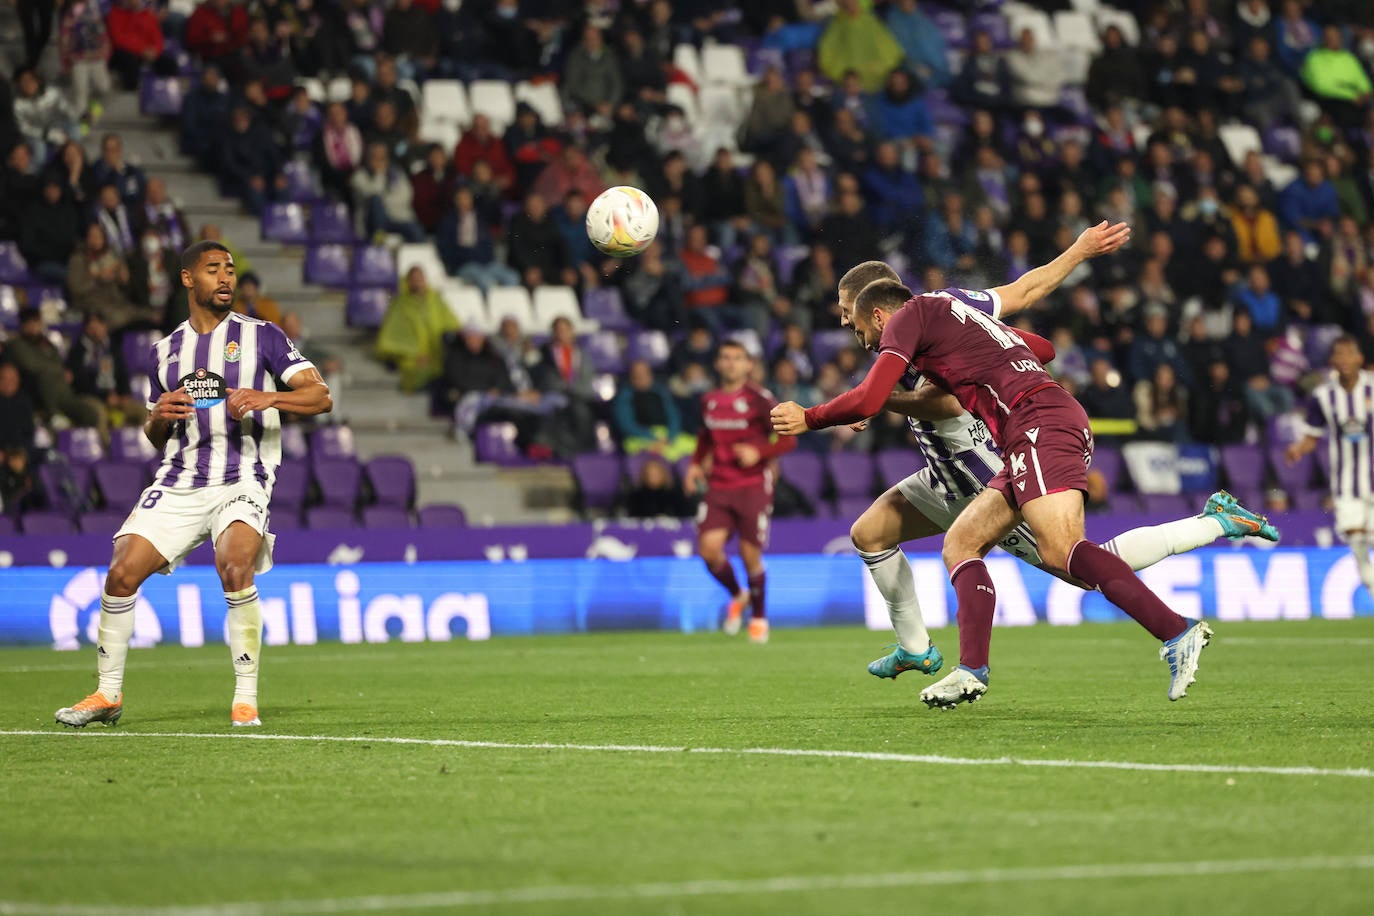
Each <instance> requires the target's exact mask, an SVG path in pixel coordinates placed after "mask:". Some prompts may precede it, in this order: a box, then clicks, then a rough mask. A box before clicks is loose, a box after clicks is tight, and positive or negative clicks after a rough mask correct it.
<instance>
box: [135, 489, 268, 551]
mask: <svg viewBox="0 0 1374 916" xmlns="http://www.w3.org/2000/svg"><path fill="white" fill-rule="evenodd" d="M271 501H272V494H271V492H270V491H269V490H267V489H266V488H265V487H263V485H262V484H261V483H259V482H258V481H256V480H253V479H251V478H250V479H248V480H240V481H238V482H237V483H229V484H221V485H220V486H216V487H197V488H195V489H192V490H173V489H170V488H168V487H163V486H160V485H158V484H153V485H152V486H151V487H149V488H148V489H146V490H144V491H143V493H142V495H140V496H139V497H138V502H137V503H135V504H134V511H132V512H130V513H129V517H128V518H126V519H125V520H124V525H123V526H122V527H121V528H120V529H119V530H118V531H117V532H115V540H119V539H120V538H122V537H123V536H124V535H126V534H136V535H138V536H139V537H141V538H143V539H144V540H145V541H147V542H148V543H150V544H152V545H153V547H154V548H155V549H156V550H157V552H158V553H160V554H162V556H164V557H165V558H166V559H167V565H166V566H164V567H163V568H162V569H160V570H158V572H160V573H162V574H163V575H168V574H170V573H171V572H172V570H174V569H176V568H177V565H178V564H179V563H181V562H182V561H184V560H185V559H186V557H187V555H188V554H190V552H191V551H193V550H195V549H196V548H197V547H199V546H200V545H201V544H203V543H204V542H205V541H206V540H207V539H208V540H209V541H210V542H211V543H214V542H215V541H218V540H219V536H220V535H221V534H223V533H224V529H226V528H228V527H229V526H230V525H232V524H233V523H234V522H243V523H244V524H245V525H247V526H249V527H250V528H252V529H253V530H254V531H256V532H257V533H258V534H260V535H262V546H261V547H259V548H258V557H257V562H256V563H255V564H254V571H255V572H258V573H265V572H267V571H268V570H269V569H271V568H272V545H273V544H274V543H275V542H276V540H277V538H276V536H275V535H273V534H272V533H271V532H270V531H268V530H267V517H268V515H267V507H268V504H269V503H270V502H271Z"/></svg>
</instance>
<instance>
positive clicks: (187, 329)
mask: <svg viewBox="0 0 1374 916" xmlns="http://www.w3.org/2000/svg"><path fill="white" fill-rule="evenodd" d="M152 365H153V368H152V370H151V371H150V372H149V373H148V376H149V378H150V379H151V380H152V383H153V393H152V399H151V401H150V403H149V404H148V409H149V410H152V408H153V403H152V402H155V401H156V400H157V398H158V396H159V395H161V394H162V393H163V392H165V391H175V390H177V389H178V388H181V387H182V386H185V388H186V393H187V394H189V395H190V396H191V398H192V399H193V400H194V401H195V406H196V411H195V416H194V417H192V418H191V419H189V420H181V421H179V422H176V423H173V424H172V429H171V437H170V438H169V439H168V440H167V446H166V447H165V448H164V449H163V450H162V464H161V466H159V467H158V470H157V474H156V476H155V477H154V479H155V480H156V481H157V482H158V483H159V484H161V485H162V486H164V487H168V488H171V489H194V488H198V487H210V486H218V485H221V484H229V483H235V482H237V481H238V480H239V479H240V478H242V477H245V476H248V475H251V477H252V478H254V479H256V480H258V481H260V482H261V483H262V484H263V486H264V487H266V488H268V489H269V490H270V489H271V487H272V482H273V480H275V478H276V473H277V466H278V465H279V464H281V415H280V414H279V413H278V412H277V411H276V410H275V409H273V410H263V411H259V412H257V413H250V414H249V415H248V416H246V417H244V418H243V419H242V420H232V419H230V418H229V408H228V406H227V405H226V404H225V398H226V397H227V396H228V394H227V389H229V388H250V389H253V390H256V391H281V390H283V389H284V388H285V387H286V386H287V383H288V382H289V381H290V380H291V377H292V376H294V375H295V374H296V373H297V372H300V371H301V370H302V369H313V368H315V367H314V364H313V363H311V362H310V360H308V359H306V358H305V357H304V356H302V355H301V353H300V351H299V350H297V349H296V345H295V344H293V343H292V342H291V341H290V340H289V339H288V338H287V336H286V335H285V334H283V333H282V331H281V329H280V328H278V327H277V326H276V325H274V324H270V323H268V322H266V321H260V320H258V319H256V318H248V317H246V316H244V315H239V314H237V313H234V312H231V313H230V314H229V316H228V317H227V318H225V319H224V320H223V321H221V322H220V323H219V325H218V327H216V328H215V329H214V330H213V331H211V332H210V333H209V334H197V333H196V332H195V329H194V328H192V327H191V323H190V322H189V321H183V322H182V323H181V324H180V325H178V326H177V328H176V330H174V331H173V332H172V333H171V334H169V335H168V336H166V337H164V338H162V339H161V340H159V341H158V342H157V343H155V344H153V363H152Z"/></svg>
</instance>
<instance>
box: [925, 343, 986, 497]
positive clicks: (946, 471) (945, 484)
mask: <svg viewBox="0 0 1374 916" xmlns="http://www.w3.org/2000/svg"><path fill="white" fill-rule="evenodd" d="M920 384H921V375H920V373H919V372H917V371H916V370H914V369H911V368H908V369H907V371H906V374H905V375H903V376H902V381H901V385H902V387H904V388H906V389H907V390H909V391H914V390H916V388H918V387H920ZM906 422H907V425H908V426H909V427H911V432H912V434H913V435H914V436H915V437H916V446H917V447H918V448H919V449H920V450H921V454H922V455H924V456H925V459H926V466H927V467H929V468H930V470H931V479H932V482H933V483H934V484H935V485H936V486H937V487H939V488H940V489H941V490H943V491H944V493H943V495H944V497H945V498H946V499H956V498H960V497H970V496H977V495H978V494H979V493H980V492H982V491H983V490H984V489H985V488H986V487H987V485H988V482H989V481H991V480H992V478H993V477H994V476H996V474H997V472H998V471H1000V470H1001V469H1002V455H1001V452H999V451H998V449H997V446H996V445H994V444H993V441H992V433H991V432H989V431H988V427H987V424H986V423H984V422H983V421H982V420H979V419H978V418H977V417H975V416H973V414H971V413H969V412H968V411H964V412H963V413H961V414H959V416H957V417H950V418H947V419H944V420H917V419H915V418H914V417H907V421H906Z"/></svg>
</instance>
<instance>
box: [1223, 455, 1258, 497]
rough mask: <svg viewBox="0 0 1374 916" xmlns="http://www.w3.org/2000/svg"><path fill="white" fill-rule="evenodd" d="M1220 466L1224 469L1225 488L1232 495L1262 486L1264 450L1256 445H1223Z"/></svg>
mask: <svg viewBox="0 0 1374 916" xmlns="http://www.w3.org/2000/svg"><path fill="white" fill-rule="evenodd" d="M1221 466H1222V467H1223V468H1225V469H1226V486H1227V488H1228V489H1229V490H1230V491H1231V492H1232V493H1235V491H1237V490H1240V489H1242V488H1247V487H1254V488H1255V489H1259V488H1260V487H1262V486H1263V485H1264V450H1263V449H1261V448H1260V447H1259V446H1258V445H1223V446H1222V447H1221Z"/></svg>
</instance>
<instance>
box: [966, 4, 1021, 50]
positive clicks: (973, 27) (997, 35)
mask: <svg viewBox="0 0 1374 916" xmlns="http://www.w3.org/2000/svg"><path fill="white" fill-rule="evenodd" d="M968 31H969V33H970V35H972V33H973V32H987V33H988V35H989V36H990V37H991V38H992V44H993V47H995V48H1000V49H1003V50H1005V49H1007V48H1010V47H1011V46H1012V44H1013V43H1014V42H1013V41H1012V38H1011V29H1010V27H1009V26H1008V25H1007V20H1006V18H1005V17H1003V16H1002V14H1001V13H979V14H978V15H976V16H974V17H973V21H972V22H971V23H969V30H968Z"/></svg>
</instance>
